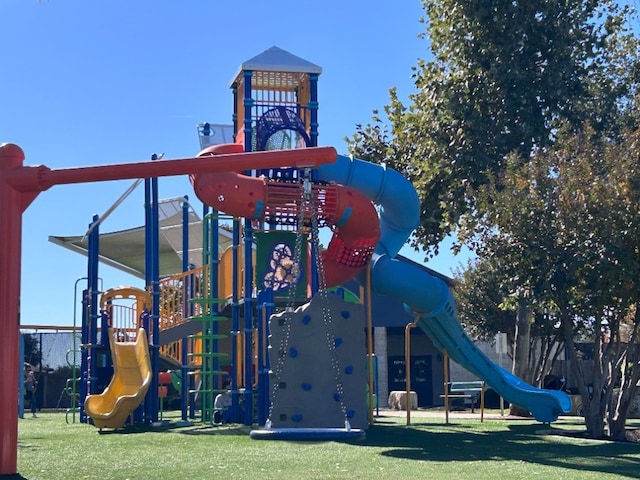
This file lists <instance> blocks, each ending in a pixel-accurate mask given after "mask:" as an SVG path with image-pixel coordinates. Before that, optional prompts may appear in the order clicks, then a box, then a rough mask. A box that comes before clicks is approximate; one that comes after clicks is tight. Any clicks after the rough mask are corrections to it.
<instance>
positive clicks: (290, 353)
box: [289, 347, 298, 358]
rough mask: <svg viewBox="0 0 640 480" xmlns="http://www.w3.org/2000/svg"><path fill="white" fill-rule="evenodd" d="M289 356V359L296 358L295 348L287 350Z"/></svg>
mask: <svg viewBox="0 0 640 480" xmlns="http://www.w3.org/2000/svg"><path fill="white" fill-rule="evenodd" d="M289 356H290V357H291V358H296V357H297V356H298V350H296V348H295V347H291V348H290V349H289Z"/></svg>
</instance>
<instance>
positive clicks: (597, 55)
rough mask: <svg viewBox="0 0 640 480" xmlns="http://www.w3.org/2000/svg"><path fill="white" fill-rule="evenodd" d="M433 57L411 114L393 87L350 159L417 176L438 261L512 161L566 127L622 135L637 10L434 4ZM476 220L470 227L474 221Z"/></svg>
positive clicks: (424, 230) (425, 229) (426, 243)
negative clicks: (630, 26) (628, 25)
mask: <svg viewBox="0 0 640 480" xmlns="http://www.w3.org/2000/svg"><path fill="white" fill-rule="evenodd" d="M422 3H423V5H424V9H425V13H426V16H425V18H424V19H423V22H424V23H425V25H426V31H425V32H424V37H425V38H427V39H428V40H429V41H430V49H431V57H432V58H431V59H430V60H428V61H426V60H420V61H419V62H418V64H417V66H416V67H415V73H414V78H415V86H416V93H414V94H412V95H410V97H409V105H408V106H407V105H404V104H403V103H402V101H401V100H400V99H399V98H398V97H397V94H396V91H395V89H391V92H390V95H391V98H390V103H389V105H387V106H386V107H385V108H384V110H385V114H386V117H387V120H388V122H389V126H386V125H385V123H384V122H383V121H382V119H381V118H379V117H378V115H377V113H376V114H375V116H374V119H373V124H370V125H365V126H362V125H358V126H357V129H356V133H355V134H354V136H353V137H352V138H351V139H348V140H349V141H350V143H351V147H350V151H351V153H353V154H355V155H356V156H361V157H360V158H363V159H366V160H371V161H379V162H385V163H387V164H388V165H389V166H391V167H393V168H396V169H397V170H399V171H400V172H402V173H405V174H406V175H407V176H408V177H409V178H410V179H411V180H412V181H413V184H414V185H415V187H416V188H417V190H418V192H419V194H420V198H421V202H422V205H421V209H422V210H421V213H422V215H421V225H420V227H419V228H418V230H417V231H416V234H415V236H414V238H413V242H414V246H421V247H423V248H424V250H425V251H426V252H427V253H428V254H429V253H434V252H437V248H438V247H437V246H438V244H439V243H440V242H441V241H442V240H443V239H444V238H445V237H446V236H447V235H449V234H450V233H452V232H455V231H456V230H460V229H461V228H462V229H464V228H472V227H473V222H472V221H470V220H469V218H470V219H471V220H473V218H475V216H476V215H478V214H480V215H481V214H482V211H481V210H480V208H479V206H478V205H477V204H476V199H475V195H476V192H477V190H478V188H479V187H481V186H482V185H485V184H487V183H488V182H489V181H496V179H499V178H500V175H501V172H503V171H504V169H505V167H506V161H507V157H508V155H509V154H513V153H515V154H516V155H515V156H513V157H512V158H515V159H518V160H517V161H519V162H526V160H527V158H528V157H529V155H531V154H532V152H533V151H534V150H536V149H544V148H546V147H547V146H549V145H551V144H552V143H553V141H554V139H555V132H556V130H557V128H558V127H559V125H560V124H564V125H566V126H567V128H570V129H574V130H575V131H577V130H579V129H580V127H581V125H582V123H583V122H584V121H585V120H586V119H590V120H591V122H592V124H593V125H594V128H596V129H597V130H602V131H604V130H607V131H613V129H614V126H615V125H617V121H618V120H619V113H620V107H621V103H624V100H625V99H626V98H627V97H628V96H629V95H631V94H633V93H634V88H635V85H636V84H637V82H636V80H637V79H638V62H637V59H636V57H635V54H636V50H635V48H636V47H635V40H634V39H633V37H632V36H629V35H626V34H625V19H626V15H627V13H628V12H627V8H626V7H619V6H618V5H617V3H616V2H613V1H609V0H569V1H564V2H554V1H543V2H522V1H511V0H509V1H507V0H499V1H494V2H474V1H470V0H439V1H435V0H423V2H422ZM464 217H467V218H466V219H465V218H464Z"/></svg>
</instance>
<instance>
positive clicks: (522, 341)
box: [509, 297, 533, 416]
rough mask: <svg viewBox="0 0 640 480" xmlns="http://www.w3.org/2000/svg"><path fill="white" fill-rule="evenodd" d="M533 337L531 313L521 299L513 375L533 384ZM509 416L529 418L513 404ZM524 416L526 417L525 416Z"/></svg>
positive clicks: (514, 349)
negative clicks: (531, 338)
mask: <svg viewBox="0 0 640 480" xmlns="http://www.w3.org/2000/svg"><path fill="white" fill-rule="evenodd" d="M530 337H531V311H530V310H529V307H528V306H527V303H526V300H525V299H524V298H523V297H520V300H519V301H518V312H517V314H516V332H515V340H514V348H513V367H512V370H513V374H514V375H515V376H516V377H520V378H521V379H523V380H524V381H526V382H529V383H531V378H532V376H533V372H532V371H531V370H530V369H529V339H530ZM509 414H510V415H516V416H529V412H528V411H524V410H523V409H522V408H520V407H518V406H517V405H513V404H511V406H510V407H509ZM523 414H524V415H523Z"/></svg>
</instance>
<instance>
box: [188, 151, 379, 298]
mask: <svg viewBox="0 0 640 480" xmlns="http://www.w3.org/2000/svg"><path fill="white" fill-rule="evenodd" d="M242 151H243V147H242V145H238V144H224V145H216V146H213V147H209V148H207V149H205V150H203V151H202V152H200V154H199V156H212V157H214V156H215V155H220V154H228V153H240V152H242ZM298 152H299V153H300V154H301V155H304V150H298ZM212 162H215V159H213V158H212ZM191 183H192V184H193V188H194V190H195V193H196V195H197V196H198V198H199V199H200V200H201V201H202V202H204V203H206V204H207V205H210V206H212V207H213V208H215V209H218V210H220V211H222V212H225V213H228V214H230V215H234V216H238V217H245V218H251V219H256V220H260V221H263V222H265V223H269V224H280V225H282V224H284V225H287V224H290V225H296V224H297V223H298V220H299V216H300V211H299V210H300V208H301V204H302V201H303V185H302V184H301V183H288V182H287V183H285V182H279V181H273V180H268V179H265V178H262V177H261V178H256V177H249V176H246V175H242V174H240V173H235V172H223V173H202V174H197V175H192V176H191ZM312 192H313V199H314V201H313V208H315V209H316V213H317V216H318V221H319V224H320V226H329V227H331V228H332V229H333V236H332V237H331V241H330V242H329V246H328V247H327V249H326V250H324V251H323V252H322V262H323V265H324V273H325V280H326V284H327V287H332V286H335V285H340V284H342V283H344V282H346V281H348V280H350V279H351V278H353V277H354V276H355V275H356V274H357V273H358V272H359V271H360V270H361V269H362V268H363V267H365V266H366V265H368V263H369V261H370V260H371V256H372V255H373V252H374V249H375V247H376V245H377V243H378V240H379V239H380V225H379V220H378V212H377V211H376V209H375V206H374V205H373V203H371V201H369V199H368V198H367V197H366V196H364V195H363V194H361V193H360V192H358V191H357V190H354V189H352V188H349V187H345V186H343V185H334V184H332V185H313V187H312ZM303 208H307V209H308V207H303ZM310 218H311V212H310V211H307V212H305V223H306V221H309V222H310Z"/></svg>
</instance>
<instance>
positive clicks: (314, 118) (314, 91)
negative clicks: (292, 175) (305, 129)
mask: <svg viewBox="0 0 640 480" xmlns="http://www.w3.org/2000/svg"><path fill="white" fill-rule="evenodd" d="M318 77H319V75H318V74H317V73H312V74H310V75H309V82H310V84H309V90H310V91H309V115H310V117H309V120H310V124H309V130H310V132H309V140H311V146H312V147H317V146H318V107H319V104H318Z"/></svg>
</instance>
